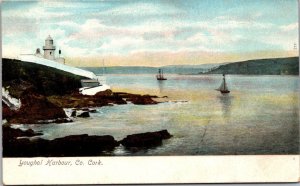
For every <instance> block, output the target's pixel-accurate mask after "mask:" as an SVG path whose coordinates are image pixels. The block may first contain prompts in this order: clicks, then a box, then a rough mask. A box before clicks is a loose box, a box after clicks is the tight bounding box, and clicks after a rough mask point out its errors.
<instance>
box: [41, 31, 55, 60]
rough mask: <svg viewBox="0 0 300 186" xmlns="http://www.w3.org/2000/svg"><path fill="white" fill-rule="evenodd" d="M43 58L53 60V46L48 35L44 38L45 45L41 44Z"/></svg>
mask: <svg viewBox="0 0 300 186" xmlns="http://www.w3.org/2000/svg"><path fill="white" fill-rule="evenodd" d="M43 50H44V58H46V59H49V60H55V46H54V45H53V39H52V38H51V36H50V35H49V36H48V37H47V38H46V40H45V46H43Z"/></svg>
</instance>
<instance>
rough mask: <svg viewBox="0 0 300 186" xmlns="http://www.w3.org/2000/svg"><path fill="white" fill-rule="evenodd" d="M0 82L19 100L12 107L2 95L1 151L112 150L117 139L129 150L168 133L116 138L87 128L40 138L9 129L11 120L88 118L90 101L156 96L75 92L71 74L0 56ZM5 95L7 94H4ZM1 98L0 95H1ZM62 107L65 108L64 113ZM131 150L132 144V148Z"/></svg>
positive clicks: (142, 100) (76, 80) (149, 100)
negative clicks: (0, 78)
mask: <svg viewBox="0 0 300 186" xmlns="http://www.w3.org/2000/svg"><path fill="white" fill-rule="evenodd" d="M2 62H3V69H4V71H3V87H2V92H3V90H4V91H7V92H8V93H9V96H11V98H14V99H16V100H19V102H20V105H19V107H17V108H16V107H12V104H11V103H8V104H7V103H5V100H3V99H2V105H3V106H2V110H3V111H2V113H3V115H2V116H3V117H2V118H3V119H5V120H6V124H4V125H3V126H2V131H3V156H4V157H37V156H43V157H50V156H57V157H61V156H97V155H105V152H106V151H107V152H110V151H113V149H114V148H115V147H117V146H119V145H121V144H122V145H123V146H124V147H125V148H128V149H129V150H130V149H132V148H149V147H153V146H158V145H161V144H162V140H164V139H168V138H170V137H171V135H170V134H169V133H168V131H166V130H164V131H157V132H150V133H142V134H134V135H129V136H127V137H126V138H124V139H123V140H121V141H116V140H115V139H114V137H113V136H109V135H107V136H89V135H87V134H81V135H72V136H65V137H63V138H57V139H54V140H46V139H43V138H41V137H39V136H40V135H42V133H35V132H34V131H33V130H31V129H29V130H26V131H22V130H20V129H14V128H12V127H11V126H13V125H14V124H49V123H67V122H72V121H73V120H74V119H75V118H76V117H81V118H88V117H90V113H91V112H95V111H96V110H94V109H92V108H95V107H103V106H112V105H122V104H128V103H132V104H136V105H153V104H158V103H159V102H157V101H155V100H154V98H158V97H157V96H152V95H139V94H130V93H125V92H112V91H111V90H106V91H103V92H98V93H97V94H96V95H94V96H88V95H82V94H79V88H80V80H81V79H82V78H83V77H80V76H76V75H73V74H70V73H67V72H63V71H60V70H57V69H53V68H50V67H45V66H43V65H37V64H30V63H22V62H20V61H18V60H13V59H5V58H4V59H3V60H2ZM7 100H8V99H7ZM7 100H6V101H7ZM66 109H71V113H70V115H69V114H67V113H66V111H65V110H66ZM135 150H136V149H135Z"/></svg>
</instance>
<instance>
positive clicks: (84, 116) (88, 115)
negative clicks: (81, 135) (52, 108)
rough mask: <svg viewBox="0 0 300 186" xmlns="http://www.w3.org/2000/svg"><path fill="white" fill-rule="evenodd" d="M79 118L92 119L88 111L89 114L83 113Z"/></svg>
mask: <svg viewBox="0 0 300 186" xmlns="http://www.w3.org/2000/svg"><path fill="white" fill-rule="evenodd" d="M77 117H81V118H88V117H90V113H89V112H88V111H87V112H82V113H81V114H79V115H78V116H77Z"/></svg>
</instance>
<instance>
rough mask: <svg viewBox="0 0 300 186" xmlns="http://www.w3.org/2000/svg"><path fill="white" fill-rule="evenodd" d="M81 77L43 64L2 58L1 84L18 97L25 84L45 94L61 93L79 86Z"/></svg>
mask: <svg viewBox="0 0 300 186" xmlns="http://www.w3.org/2000/svg"><path fill="white" fill-rule="evenodd" d="M82 78H83V77H80V76H76V75H74V74H71V73H68V72H64V71H61V70H57V69H55V68H51V67H47V66H43V65H38V64H34V63H24V62H21V61H19V60H14V59H7V58H3V59H2V86H3V87H9V91H10V93H11V94H12V96H14V97H19V96H20V94H21V93H22V89H23V88H24V87H26V86H33V87H34V88H36V89H37V90H38V91H39V92H40V93H41V94H43V95H46V96H49V95H63V94H66V93H68V92H70V91H72V90H75V89H77V88H79V87H80V86H81V85H80V80H81V79H82Z"/></svg>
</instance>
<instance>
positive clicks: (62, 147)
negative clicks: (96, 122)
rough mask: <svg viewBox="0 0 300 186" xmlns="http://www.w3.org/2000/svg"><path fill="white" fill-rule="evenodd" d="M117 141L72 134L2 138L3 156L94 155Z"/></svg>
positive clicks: (116, 144) (112, 146)
mask: <svg viewBox="0 0 300 186" xmlns="http://www.w3.org/2000/svg"><path fill="white" fill-rule="evenodd" d="M116 146H119V143H118V142H117V141H116V140H115V139H114V138H113V137H112V136H108V135H107V136H88V135H87V134H83V135H72V136H67V137H63V138H57V139H54V140H45V139H42V138H35V139H32V140H31V139H28V138H21V139H17V138H16V137H12V136H4V138H3V156H4V157H38V156H42V157H53V156H56V157H64V156H96V155H103V152H104V151H112V150H113V149H114V148H115V147H116Z"/></svg>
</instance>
